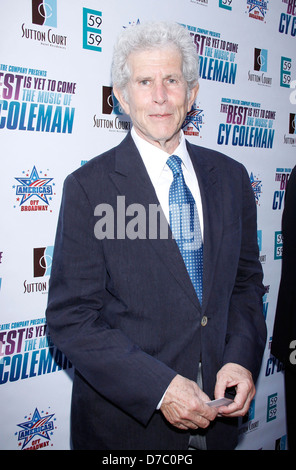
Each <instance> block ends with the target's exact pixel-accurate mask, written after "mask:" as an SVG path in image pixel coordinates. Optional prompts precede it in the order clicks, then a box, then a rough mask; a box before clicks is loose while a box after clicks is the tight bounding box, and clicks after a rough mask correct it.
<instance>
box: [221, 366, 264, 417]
mask: <svg viewBox="0 0 296 470" xmlns="http://www.w3.org/2000/svg"><path fill="white" fill-rule="evenodd" d="M228 387H235V388H236V395H235V398H234V402H233V403H231V404H230V405H228V406H221V407H220V408H219V414H220V415H223V416H229V417H235V416H244V415H245V414H246V413H247V412H248V409H249V407H250V403H251V401H252V399H253V398H254V396H255V392H256V389H255V385H254V382H253V378H252V374H251V372H250V371H249V370H247V369H245V368H244V367H242V366H240V365H239V364H234V363H228V364H225V366H223V367H222V368H221V369H220V371H219V372H218V374H217V381H216V386H215V398H222V397H224V395H225V391H226V388H228Z"/></svg>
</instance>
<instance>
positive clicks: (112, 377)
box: [47, 134, 266, 450]
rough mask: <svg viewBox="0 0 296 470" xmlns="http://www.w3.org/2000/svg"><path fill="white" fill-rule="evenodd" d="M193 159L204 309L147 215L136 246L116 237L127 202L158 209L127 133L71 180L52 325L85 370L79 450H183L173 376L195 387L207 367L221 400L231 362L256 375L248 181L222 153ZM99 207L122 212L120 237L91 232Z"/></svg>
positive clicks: (258, 309) (78, 412) (78, 408)
mask: <svg viewBox="0 0 296 470" xmlns="http://www.w3.org/2000/svg"><path fill="white" fill-rule="evenodd" d="M188 151H189V154H190V157H191V159H192V162H193V165H194V168H195V171H196V174H197V178H198V182H199V185H200V190H201V197H202V203H203V214H204V273H203V276H204V279H203V285H204V293H203V305H202V308H201V306H200V304H199V301H198V299H197V296H196V294H195V291H194V288H193V286H192V284H191V282H190V279H189V276H188V274H187V271H186V268H185V265H184V262H183V259H182V257H181V255H180V252H179V250H178V247H177V244H176V242H175V240H174V239H173V238H172V237H171V236H170V237H168V238H161V237H160V236H159V237H156V238H155V237H154V238H153V237H150V238H149V218H148V216H147V227H146V231H145V230H143V227H142V228H141V232H140V233H139V237H138V238H135V239H131V238H130V237H124V236H122V234H120V233H119V237H117V236H116V234H117V221H118V220H119V219H118V217H120V216H122V213H120V214H117V203H118V199H117V197H118V196H121V201H123V200H124V202H125V205H126V207H129V206H130V205H131V204H141V205H142V206H143V207H144V208H145V209H146V214H148V213H149V205H151V204H154V205H157V204H159V202H158V200H157V197H156V193H155V190H154V188H153V186H152V183H151V181H150V178H149V176H148V174H147V172H146V169H145V166H144V164H143V162H142V159H141V157H140V155H139V153H138V150H137V148H136V146H135V144H134V142H133V139H132V137H131V136H130V134H128V135H127V137H126V138H125V139H124V141H123V142H122V143H121V144H120V145H119V146H117V147H116V148H114V149H112V150H110V151H108V152H106V153H105V154H103V155H101V156H99V157H96V158H94V159H92V160H91V161H89V162H88V163H87V164H85V165H84V166H83V167H81V168H80V169H78V170H77V171H75V172H74V173H73V174H71V175H70V176H68V177H67V179H66V181H65V186H64V194H63V198H62V204H61V210H60V217H59V222H58V229H57V235H56V242H55V250H54V259H53V265H52V274H51V279H50V290H49V301H48V309H47V321H48V325H49V331H50V335H51V337H52V339H53V341H54V342H55V344H56V345H57V346H58V348H59V349H61V350H62V351H63V352H64V353H65V354H66V355H67V357H68V359H69V360H70V361H72V363H73V365H74V366H75V370H76V374H75V379H74V384H73V397H72V438H73V443H74V447H75V448H76V449H154V450H156V449H157V450H159V449H165V450H169V449H178V450H182V449H185V450H186V449H187V447H188V440H189V433H188V432H184V431H179V430H178V429H177V428H175V427H172V426H171V425H170V424H169V423H168V422H167V421H166V420H165V419H164V417H163V415H162V413H161V412H160V411H157V410H156V407H157V404H158V402H159V400H160V398H161V397H162V395H163V393H164V391H165V390H166V388H167V387H168V385H169V383H170V381H171V380H172V379H173V377H174V376H175V375H176V374H181V375H183V376H185V377H187V378H189V379H192V380H196V377H197V372H198V364H199V361H201V362H202V374H203V384H204V390H205V392H206V393H207V394H208V395H209V396H210V398H213V392H214V387H215V381H216V374H217V372H218V370H219V369H220V368H221V367H222V366H223V365H224V364H225V363H228V362H234V363H238V364H241V365H242V366H244V367H246V368H247V369H249V370H250V371H251V372H252V373H253V375H254V379H255V380H256V377H257V375H258V373H259V370H260V364H261V359H262V354H263V350H264V345H265V340H266V329H265V322H264V318H263V314H262V295H263V293H264V290H263V286H262V270H261V265H260V263H259V261H258V246H257V231H256V205H255V201H254V196H253V191H252V189H251V186H250V182H249V177H248V174H247V172H246V170H245V169H244V167H243V166H242V165H241V164H240V163H238V162H236V161H234V160H232V159H230V158H228V157H226V156H224V155H222V154H220V153H217V152H214V151H212V150H207V149H204V148H201V147H196V146H194V145H191V144H188ZM123 196H124V198H123ZM100 204H107V205H108V207H109V206H110V207H112V208H114V232H115V236H114V238H113V239H112V238H110V236H109V237H108V239H107V238H105V239H103V240H98V238H96V236H95V235H94V228H95V224H96V222H97V221H98V220H101V219H100V218H99V217H98V216H95V215H94V214H95V211H96V207H97V206H98V205H100ZM99 207H100V208H101V207H102V206H99ZM133 207H135V206H130V209H129V210H132V209H133ZM97 211H98V209H97ZM96 213H97V214H98V212H96ZM117 216H118V217H117ZM135 217H136V214H134V215H133V216H131V215H130V216H127V218H126V222H127V223H129V222H130V223H134V222H135ZM120 223H121V222H120ZM120 227H122V225H120ZM109 228H110V226H109ZM132 232H133V231H132ZM145 232H146V237H145V238H144V236H145ZM111 233H112V232H111ZM169 233H170V231H169ZM109 235H110V232H109ZM202 319H203V321H202ZM233 424H234V423H233V420H231V419H228V420H227V419H225V420H222V419H220V418H218V419H217V420H216V421H215V423H213V424H212V425H211V426H210V427H209V428H208V429H207V431H206V435H207V445H208V448H209V449H213V448H214V449H227V448H233V447H234V446H235V445H236V438H237V430H236V427H235V426H233Z"/></svg>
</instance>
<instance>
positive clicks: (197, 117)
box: [182, 108, 203, 131]
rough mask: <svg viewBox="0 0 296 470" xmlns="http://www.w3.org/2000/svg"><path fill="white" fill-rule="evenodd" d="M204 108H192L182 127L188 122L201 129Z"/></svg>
mask: <svg viewBox="0 0 296 470" xmlns="http://www.w3.org/2000/svg"><path fill="white" fill-rule="evenodd" d="M202 111H203V110H202V109H197V108H195V109H191V111H189V112H188V113H187V115H186V118H185V121H184V123H183V126H182V128H184V127H186V126H188V124H193V126H194V127H195V128H196V129H197V130H198V131H200V125H201V124H202V114H201V113H202Z"/></svg>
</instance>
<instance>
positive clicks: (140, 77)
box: [135, 73, 182, 82]
mask: <svg viewBox="0 0 296 470" xmlns="http://www.w3.org/2000/svg"><path fill="white" fill-rule="evenodd" d="M181 77H182V74H180V73H168V74H167V75H165V76H164V77H163V78H164V80H165V79H167V78H178V79H180V78H181ZM143 80H153V77H151V76H150V75H138V76H136V77H135V81H136V82H141V81H143Z"/></svg>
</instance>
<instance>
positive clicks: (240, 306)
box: [223, 167, 266, 381]
mask: <svg viewBox="0 0 296 470" xmlns="http://www.w3.org/2000/svg"><path fill="white" fill-rule="evenodd" d="M242 175H243V177H242V211H241V249H240V256H239V263H238V269H237V274H236V279H235V284H234V288H233V291H232V295H231V299H230V307H229V315H228V325H227V336H226V346H225V352H224V360H223V363H224V364H226V363H228V362H234V363H237V364H240V365H242V366H243V367H245V368H246V369H248V370H249V371H251V372H252V374H253V379H254V381H256V379H257V377H258V375H259V372H260V367H261V361H262V356H263V352H264V348H265V342H266V325H265V319H264V315H263V302H262V297H263V295H264V292H265V291H264V287H263V284H262V279H263V273H262V267H261V263H260V261H259V249H258V241H257V214H256V210H257V209H256V203H255V198H254V193H253V190H252V187H251V185H250V180H249V177H248V174H247V172H246V170H245V168H244V167H242Z"/></svg>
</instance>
